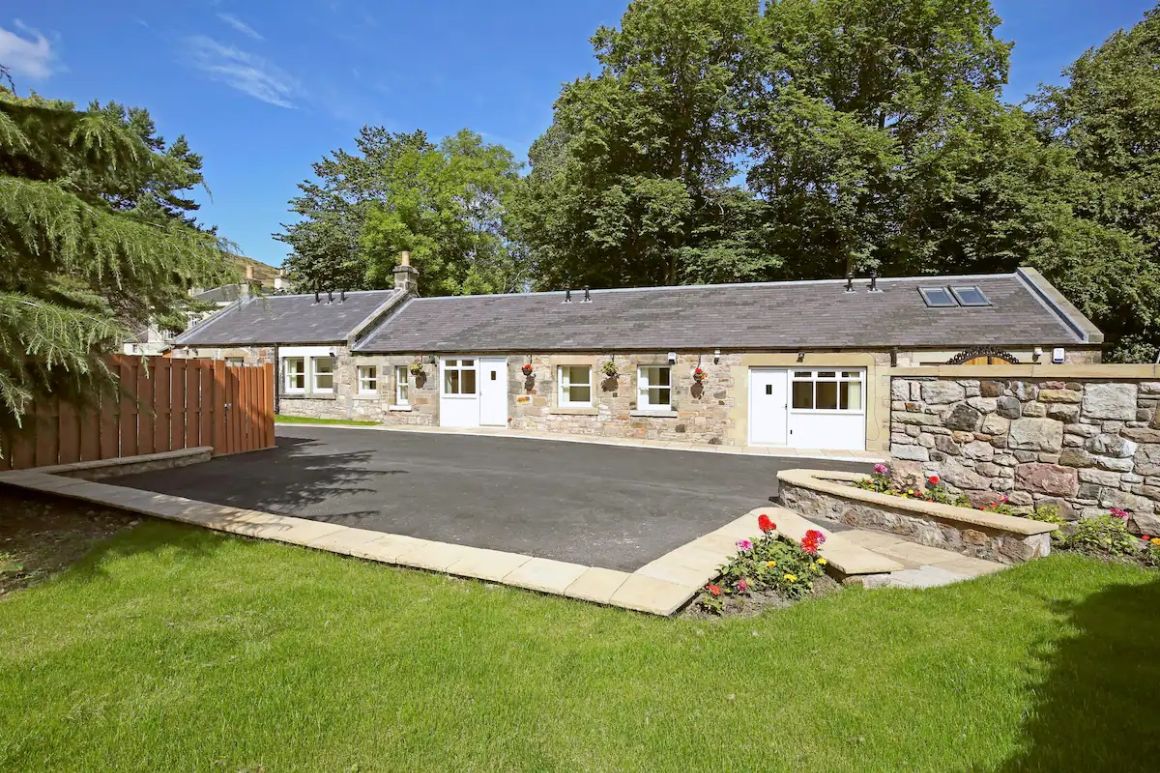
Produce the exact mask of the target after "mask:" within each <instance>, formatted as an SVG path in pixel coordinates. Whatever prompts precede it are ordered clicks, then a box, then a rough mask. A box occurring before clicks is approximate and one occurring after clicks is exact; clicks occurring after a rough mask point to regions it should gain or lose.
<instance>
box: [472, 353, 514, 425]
mask: <svg viewBox="0 0 1160 773" xmlns="http://www.w3.org/2000/svg"><path fill="white" fill-rule="evenodd" d="M479 423H480V424H482V425H484V426H487V427H506V426H507V423H508V372H507V358H506V357H481V358H480V360H479Z"/></svg>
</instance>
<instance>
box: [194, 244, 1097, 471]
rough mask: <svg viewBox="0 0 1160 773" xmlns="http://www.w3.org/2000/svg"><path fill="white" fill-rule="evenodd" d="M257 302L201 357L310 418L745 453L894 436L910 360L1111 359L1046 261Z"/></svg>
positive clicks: (219, 332)
mask: <svg viewBox="0 0 1160 773" xmlns="http://www.w3.org/2000/svg"><path fill="white" fill-rule="evenodd" d="M417 280H418V273H417V271H416V270H415V269H414V268H413V267H411V266H410V263H409V260H408V258H407V256H406V255H405V254H404V256H403V259H402V260H401V263H400V265H399V266H398V267H397V268H396V269H395V288H394V289H393V290H383V291H373V292H363V293H320V294H305V295H292V296H277V297H269V298H261V297H258V298H250V299H245V300H242V301H239V302H238V303H236V304H234V305H233V306H231V307H230V308H228V309H226V310H224V311H222V312H220V313H219V314H217V315H216V316H215V317H213V318H211V319H210V320H208V321H206V322H205V323H203V324H201V325H198V326H196V327H194V328H192V329H190V330H188V331H187V332H185V333H183V334H182V335H181V336H179V337H178V339H177V342H176V344H177V347H179V348H180V349H181V350H182V351H184V352H185V353H187V354H189V355H191V356H202V357H205V356H209V357H221V358H226V359H227V360H229V361H234V362H239V363H241V362H245V363H249V362H254V361H273V362H275V363H276V365H277V371H278V379H277V381H278V384H279V395H278V406H279V410H280V411H281V412H282V413H285V414H291V415H297V416H313V417H329V418H356V419H371V420H374V421H380V422H384V423H392V424H421V425H433V426H448V427H489V426H495V427H507V428H509V429H514V430H537V431H550V432H560V433H567V434H572V435H592V436H616V437H627V438H642V439H655V440H671V441H680V442H684V443H697V444H707V445H728V446H750V445H752V446H757V445H766V446H783V447H794V448H826V449H869V450H879V451H885V450H887V449H888V447H889V443H890V436H891V433H890V407H891V385H890V373H891V370H892V368H895V367H904V366H919V365H933V364H942V363H946V362H948V361H951V360H954V361H962V362H998V363H1009V362H1020V363H1039V364H1049V363H1059V364H1064V363H1089V362H1098V361H1099V357H1100V354H1099V349H1100V344H1101V342H1102V340H1103V336H1102V335H1101V334H1100V332H1099V331H1098V330H1097V329H1096V328H1095V327H1094V326H1093V325H1092V324H1091V322H1090V321H1088V320H1087V319H1086V318H1085V317H1084V316H1083V315H1082V314H1081V313H1080V312H1079V311H1077V310H1076V309H1075V308H1074V307H1073V306H1072V305H1071V304H1070V303H1068V302H1067V301H1066V300H1065V299H1064V298H1063V297H1062V296H1061V295H1060V294H1059V293H1058V292H1057V291H1056V290H1055V288H1054V287H1052V286H1051V285H1050V284H1049V283H1048V282H1047V281H1046V280H1044V279H1043V277H1042V276H1040V275H1039V274H1038V273H1037V272H1036V271H1034V270H1032V269H1019V270H1018V271H1016V272H1015V273H1012V274H1002V275H985V276H956V277H908V278H883V279H879V278H874V277H870V278H866V279H857V280H854V279H852V278H851V279H846V280H822V281H803V282H763V283H749V284H723V285H705V286H677V287H646V288H625V289H614V290H591V291H589V290H587V289H573V290H564V291H559V292H540V293H520V294H510V295H489V296H453V297H438V298H423V297H421V296H420V295H419V293H418V281H417Z"/></svg>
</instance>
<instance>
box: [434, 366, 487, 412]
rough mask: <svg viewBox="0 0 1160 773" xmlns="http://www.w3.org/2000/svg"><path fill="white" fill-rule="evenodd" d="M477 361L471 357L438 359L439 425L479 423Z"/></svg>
mask: <svg viewBox="0 0 1160 773" xmlns="http://www.w3.org/2000/svg"><path fill="white" fill-rule="evenodd" d="M478 376H479V364H478V360H476V359H475V358H473V357H444V358H442V359H441V360H440V361H439V426H441V427H478V426H479V378H478Z"/></svg>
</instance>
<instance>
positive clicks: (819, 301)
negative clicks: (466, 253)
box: [355, 274, 1086, 353]
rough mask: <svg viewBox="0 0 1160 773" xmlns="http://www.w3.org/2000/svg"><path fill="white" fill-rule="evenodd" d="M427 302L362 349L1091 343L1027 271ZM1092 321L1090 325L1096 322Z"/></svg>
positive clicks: (396, 318) (409, 306) (390, 321)
mask: <svg viewBox="0 0 1160 773" xmlns="http://www.w3.org/2000/svg"><path fill="white" fill-rule="evenodd" d="M952 284H962V285H977V286H978V287H980V288H981V289H982V290H983V292H984V293H985V294H986V295H987V297H988V298H989V300H990V301H991V304H992V305H990V306H981V307H960V306H954V307H951V308H928V307H927V306H926V304H925V303H924V302H923V299H922V296H921V295H920V294H919V292H918V288H919V287H927V286H935V287H946V286H950V285H952ZM854 286H855V288H856V289H855V292H853V293H846V292H845V288H844V282H843V281H842V280H824V281H811V282H774V283H753V284H731V285H701V286H684V287H681V286H677V287H662V288H640V289H623V290H593V291H592V296H591V297H592V301H591V303H584V302H582V298H583V292H577V291H574V292H573V293H572V302H571V303H564V302H563V298H564V294H563V293H562V292H553V293H526V294H520V295H486V296H460V297H441V298H415V299H412V300H409V301H407V302H406V303H405V304H403V305H402V307H401V308H400V309H399V310H397V311H396V312H395V313H393V314H392V315H390V316H389V317H388V318H386V319H385V320H384V321H383V322H382V323H380V324H379V325H378V326H377V327H376V328H375V329H374V330H373V331H372V332H371V333H370V334H369V335H368V336H367V337H366V338H364V339H363V340H362V341H361V342H360V343H359V344H357V345H356V346H355V350H356V351H359V352H367V353H372V352H489V351H565V350H572V351H580V350H597V351H605V350H613V349H621V350H658V351H668V350H671V349H712V348H722V349H735V350H736V349H752V350H763V349H797V348H880V347H895V346H897V347H947V348H963V347H967V346H985V345H992V346H1014V345H1020V344H1023V345H1069V344H1076V343H1083V342H1084V337H1083V336H1082V335H1080V334H1079V333H1078V332H1077V331H1076V330H1075V329H1074V328H1073V327H1070V326H1069V325H1068V324H1066V323H1065V321H1064V317H1062V316H1061V315H1060V314H1059V313H1057V312H1056V311H1054V310H1053V309H1052V308H1051V307H1050V306H1049V305H1048V303H1047V301H1046V300H1045V299H1044V298H1043V296H1042V295H1041V293H1039V292H1038V291H1037V290H1035V289H1033V286H1032V283H1031V282H1030V281H1029V280H1027V279H1025V278H1024V277H1022V276H1020V275H1019V274H1003V275H988V276H972V277H911V278H899V279H880V280H879V281H878V287H879V288H880V292H873V293H871V292H868V289H867V288H868V280H865V279H859V280H857V281H856V282H855V285H854ZM1085 321H1086V320H1085Z"/></svg>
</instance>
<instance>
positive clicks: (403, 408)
mask: <svg viewBox="0 0 1160 773" xmlns="http://www.w3.org/2000/svg"><path fill="white" fill-rule="evenodd" d="M387 410H388V411H394V412H395V413H410V412H411V411H412V410H413V409H412V408H411V406H409V405H388V406H387Z"/></svg>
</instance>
